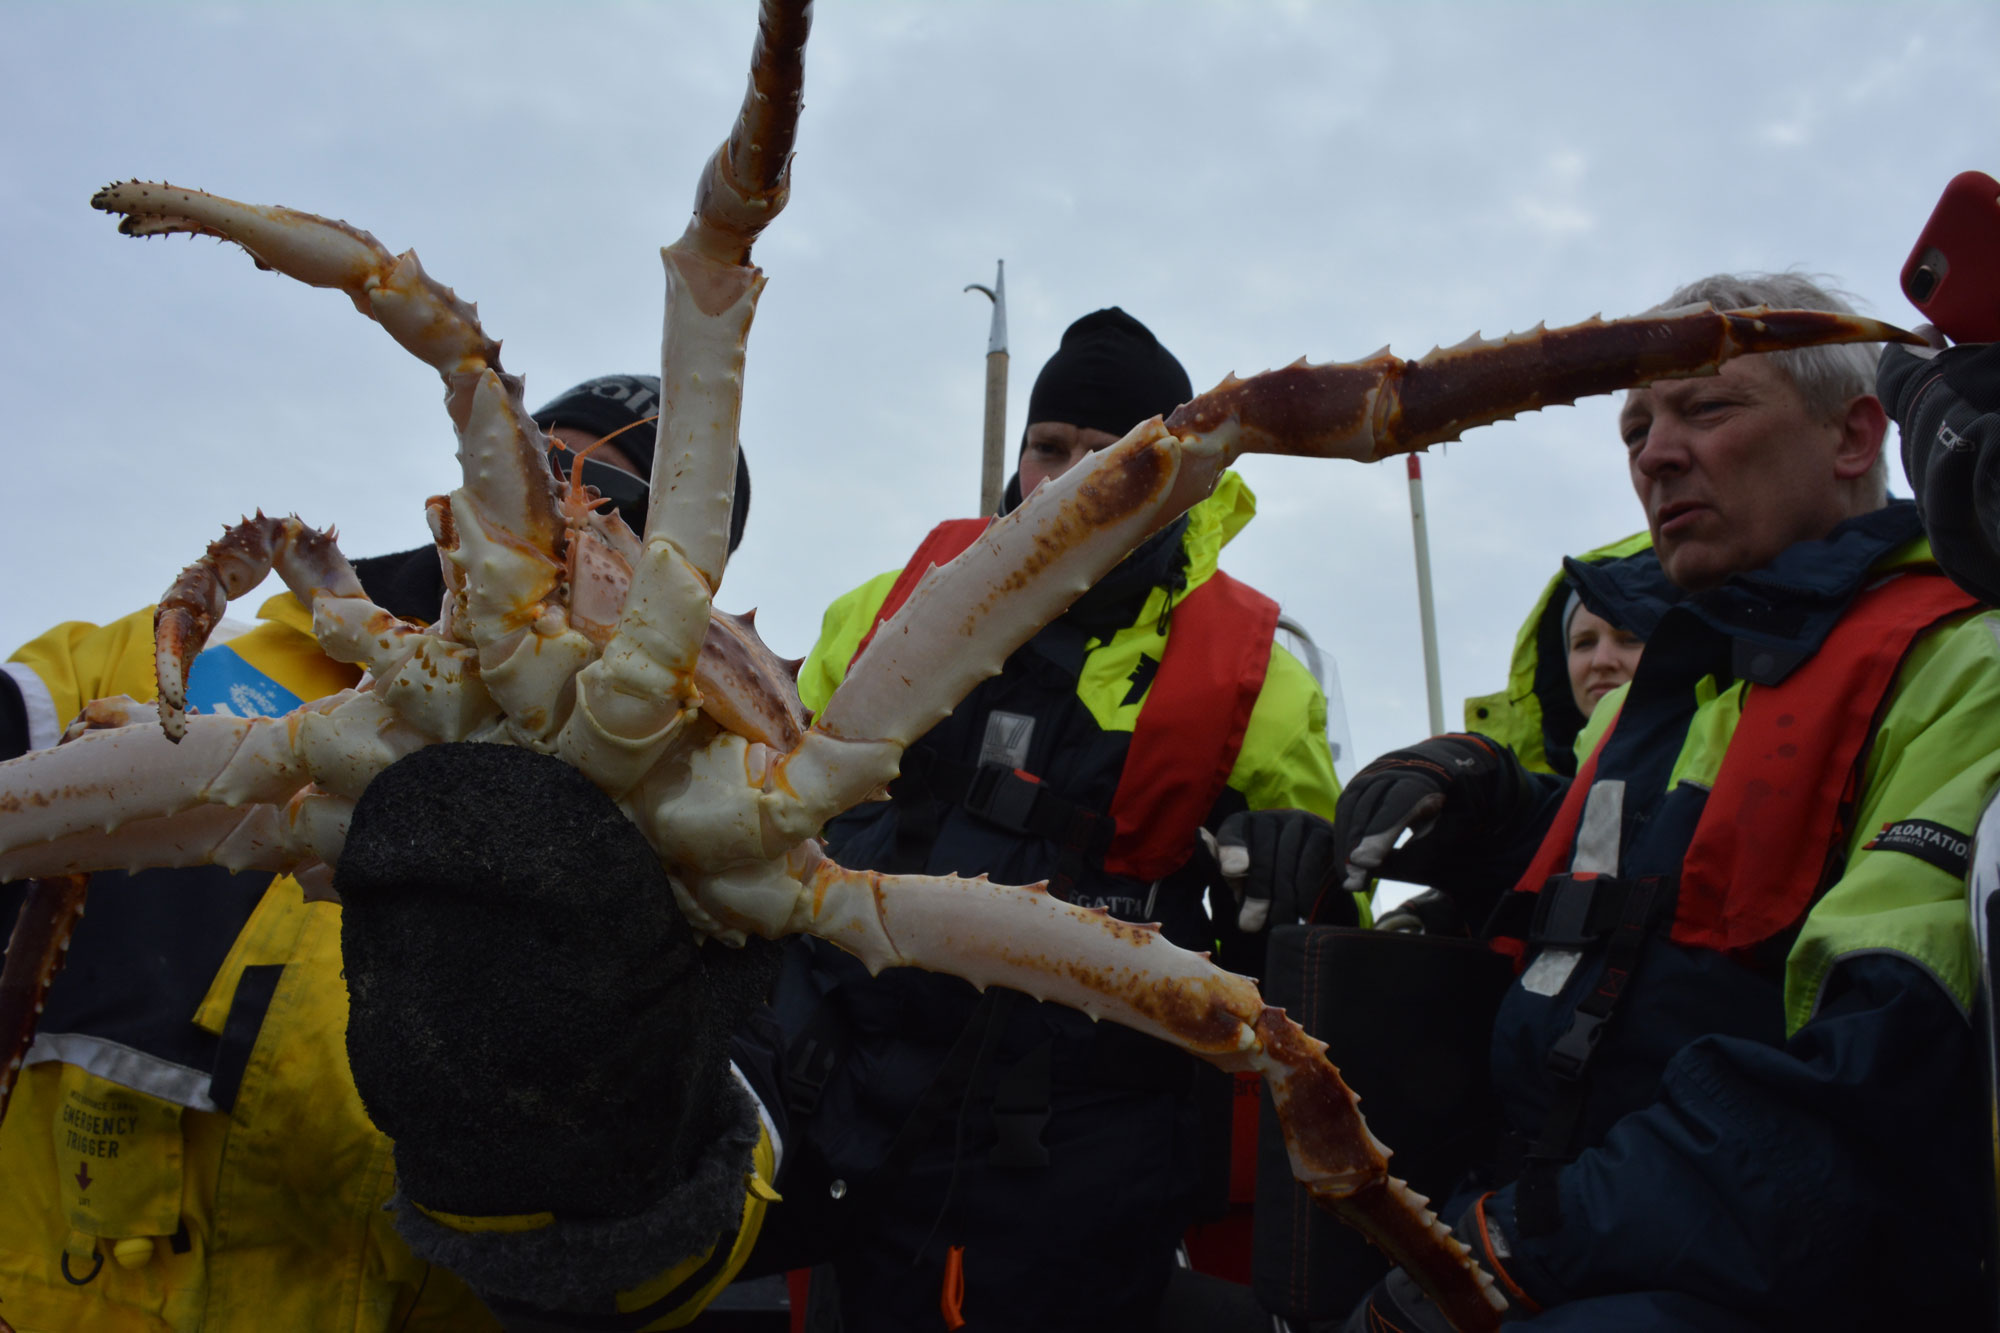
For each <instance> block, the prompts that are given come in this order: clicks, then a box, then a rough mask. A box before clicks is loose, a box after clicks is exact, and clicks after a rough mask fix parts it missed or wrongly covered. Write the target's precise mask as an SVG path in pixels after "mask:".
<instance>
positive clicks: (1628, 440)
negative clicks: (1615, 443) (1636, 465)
mask: <svg viewBox="0 0 2000 1333" xmlns="http://www.w3.org/2000/svg"><path fill="white" fill-rule="evenodd" d="M1648 429H1650V423H1647V422H1644V421H1637V422H1634V423H1632V424H1631V425H1629V426H1627V427H1626V428H1625V447H1626V448H1627V449H1637V448H1638V447H1639V446H1640V445H1642V444H1644V443H1645V442H1646V432H1647V430H1648Z"/></svg>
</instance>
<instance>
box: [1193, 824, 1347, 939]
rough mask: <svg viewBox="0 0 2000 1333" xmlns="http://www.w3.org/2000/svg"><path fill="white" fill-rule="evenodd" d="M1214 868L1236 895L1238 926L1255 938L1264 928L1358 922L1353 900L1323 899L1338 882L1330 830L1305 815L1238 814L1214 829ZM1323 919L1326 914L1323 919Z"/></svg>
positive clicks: (1341, 896)
mask: <svg viewBox="0 0 2000 1333" xmlns="http://www.w3.org/2000/svg"><path fill="white" fill-rule="evenodd" d="M1215 842H1216V852H1215V859H1216V864H1217V865H1218V866H1219V867H1220V868H1221V871H1222V879H1223V882H1224V883H1225V884H1227V885H1228V886H1229V888H1230V890H1231V891H1232V892H1233V893H1234V894H1235V895H1236V903H1237V908H1236V927H1237V929H1239V930H1242V931H1245V932H1248V933H1253V934H1254V933H1255V932H1257V931H1260V930H1262V929H1264V927H1265V926H1266V925H1270V924H1277V925H1280V926H1289V925H1291V924H1293V923H1294V922H1296V921H1301V920H1305V919H1311V920H1313V921H1322V922H1324V923H1325V924H1329V925H1339V926H1352V925H1357V924H1359V923H1360V919H1361V918H1360V913H1359V911H1358V909H1356V907H1355V905H1354V900H1353V899H1352V898H1350V897H1348V896H1347V895H1346V894H1344V893H1335V894H1332V895H1331V896H1325V895H1326V890H1327V889H1328V888H1329V887H1330V886H1331V885H1332V884H1333V882H1334V880H1335V879H1336V878H1338V872H1339V870H1340V862H1339V861H1338V860H1336V859H1335V857H1334V854H1333V853H1334V841H1333V825H1331V824H1329V823H1327V822H1326V821H1325V820H1324V819H1321V818H1320V817H1319V816H1318V815H1315V814H1311V813H1308V812H1307V811H1304V810H1239V811H1237V812H1236V813H1235V814H1233V815H1231V816H1229V817H1228V818H1227V819H1225V820H1223V821H1222V823H1221V824H1220V825H1218V826H1217V827H1216V830H1215ZM1322 914H1324V915H1322Z"/></svg>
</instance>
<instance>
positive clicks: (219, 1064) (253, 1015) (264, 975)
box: [208, 963, 285, 1111]
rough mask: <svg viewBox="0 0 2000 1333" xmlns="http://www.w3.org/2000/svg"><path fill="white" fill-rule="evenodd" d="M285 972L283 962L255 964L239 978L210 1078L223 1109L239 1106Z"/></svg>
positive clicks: (213, 1095) (210, 1091)
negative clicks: (259, 1037) (245, 1074)
mask: <svg viewBox="0 0 2000 1333" xmlns="http://www.w3.org/2000/svg"><path fill="white" fill-rule="evenodd" d="M284 971H285V965H284V964H283V963H253V964H251V965H250V966H248V967H246V968H244V969H243V974H242V976H240V977H238V978H237V980H236V994H235V996H234V997H233V998H232V999H231V1000H230V1002H229V1017H228V1018H227V1019H226V1020H225V1021H224V1022H223V1025H222V1040H221V1042H220V1043H219V1044H218V1045H217V1047H216V1051H215V1065H214V1068H213V1069H212V1070H211V1071H210V1074H209V1080H208V1096H209V1100H211V1101H213V1102H214V1103H215V1104H216V1106H217V1107H218V1108H219V1109H221V1110H223V1111H233V1110H235V1108H236V1094H237V1093H238V1092H240V1091H241V1090H242V1087H243V1071H244V1070H245V1069H247V1068H249V1066H250V1052H251V1051H252V1050H254V1049H255V1048H256V1045H257V1034H258V1032H259V1031H261V1030H262V1029H263V1026H264V1015H265V1013H266V1012H268V1011H269V1010H270V1008H271V997H272V996H274V995H276V994H277V993H278V979H279V977H281V976H283V975H284Z"/></svg>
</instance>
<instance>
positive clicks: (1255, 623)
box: [849, 518, 1278, 880]
mask: <svg viewBox="0 0 2000 1333" xmlns="http://www.w3.org/2000/svg"><path fill="white" fill-rule="evenodd" d="M990 522H992V520H991V519H980V518H957V519H947V520H946V521H945V522H943V523H940V524H938V525H937V526H936V527H935V528H932V529H931V531H930V535H929V536H927V537H925V538H924V540H923V543H922V544H921V545H919V546H918V547H917V550H916V554H914V555H912V556H911V557H910V561H909V563H908V564H907V565H905V566H904V567H903V572H902V574H901V575H899V576H898V577H897V579H896V581H895V583H894V584H892V585H890V588H889V595H888V596H887V597H886V598H884V599H883V601H882V606H881V609H880V610H878V611H877V612H876V613H875V623H874V624H873V625H872V626H870V627H869V630H868V633H867V634H866V635H864V636H863V637H862V640H861V646H860V647H858V648H856V649H855V650H854V659H858V658H859V657H860V656H861V654H862V653H863V652H864V651H866V650H867V647H868V644H869V642H870V641H871V640H873V639H874V637H875V631H876V630H877V629H879V628H881V626H882V624H883V622H885V621H887V620H888V619H889V617H890V616H893V615H894V614H896V612H897V611H898V610H899V609H901V607H902V605H903V603H904V602H906V601H908V600H909V598H910V594H911V593H913V592H915V591H916V588H917V584H918V582H919V581H920V580H922V578H923V576H924V575H925V574H927V573H928V572H930V569H931V566H933V565H942V564H945V563H946V562H948V561H950V560H953V559H955V558H956V557H957V556H958V555H959V554H960V553H961V552H963V551H964V550H966V549H967V548H968V547H970V546H971V545H972V544H973V543H974V542H975V541H977V540H979V535H980V534H981V533H982V532H984V531H986V526H987V524H988V523H990ZM1277 627H1278V604H1277V603H1276V602H1274V601H1272V600H1271V599H1270V598H1268V597H1266V596H1264V594H1262V593H1260V592H1258V591H1257V590H1256V589H1255V588H1252V587H1250V586H1249V585H1248V584H1244V583H1240V582H1238V581H1237V580H1235V579H1233V578H1231V577H1229V575H1227V574H1225V573H1223V572H1222V571H1221V570H1217V571H1216V572H1215V573H1214V574H1213V575H1211V576H1210V577H1209V579H1208V581H1207V582H1205V583H1203V584H1202V585H1201V586H1200V587H1198V588H1196V589H1195V590H1194V591H1192V592H1190V593H1188V594H1187V596H1185V597H1183V598H1182V599H1181V600H1180V601H1179V602H1177V603H1175V605H1174V623H1173V631H1172V633H1170V634H1169V635H1168V636H1167V646H1166V649H1165V651H1164V652H1163V653H1162V654H1161V659H1160V669H1159V671H1158V673H1157V674H1156V675H1155V676H1154V677H1153V683H1152V686H1151V687H1150V688H1149V689H1148V690H1147V693H1146V698H1145V701H1144V702H1143V703H1142V704H1140V706H1139V718H1138V721H1137V723H1136V724H1135V725H1134V727H1133V729H1132V740H1131V744H1130V747H1129V748H1128V749H1127V750H1126V753H1125V765H1124V768H1123V770H1122V771H1121V773H1120V775H1119V779H1118V790H1117V791H1116V793H1114V794H1113V796H1112V798H1111V809H1110V812H1109V813H1110V817H1111V818H1112V819H1113V820H1114V821H1115V822H1116V824H1117V831H1116V833H1115V834H1114V835H1113V836H1112V839H1111V846H1110V850H1109V851H1108V852H1107V853H1106V854H1105V858H1104V868H1105V869H1106V870H1108V871H1110V872H1112V873H1113V874H1117V875H1128V876H1130V877H1132V878H1133V879H1140V880H1156V879H1161V878H1163V877H1165V876H1166V875H1169V874H1172V873H1173V872H1174V871H1175V870H1178V869H1179V868H1180V867H1181V866H1182V865H1184V864H1185V863H1186V862H1187V859H1188V857H1189V856H1190V855H1192V853H1193V851H1194V844H1195V831H1196V830H1197V829H1198V828H1200V826H1201V821H1202V820H1203V819H1204V818H1206V817H1207V815H1208V812H1209V811H1210V809H1212V808H1213V807H1214V805H1215V801H1216V798H1217V797H1218V796H1220V795H1221V794H1222V788H1223V786H1224V784H1225V783H1226V782H1227V781H1228V779H1229V773H1230V770H1231V769H1233V768H1234V767H1235V766H1236V756H1237V753H1238V752H1239V751H1240V750H1241V749H1242V748H1243V733H1244V731H1245V730H1246V729H1247V728H1248V727H1249V725H1250V710H1251V709H1252V708H1253V707H1255V706H1256V703H1257V695H1258V694H1259V693H1260V692H1261V691H1262V690H1263V688H1264V673H1265V671H1266V670H1267V669H1268V668H1269V666H1270V662H1271V636H1272V634H1273V632H1275V631H1276V629H1277ZM854 659H849V663H850V665H852V662H853V660H854ZM1024 776H1026V775H1024Z"/></svg>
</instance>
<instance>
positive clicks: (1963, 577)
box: [1875, 329, 2000, 602]
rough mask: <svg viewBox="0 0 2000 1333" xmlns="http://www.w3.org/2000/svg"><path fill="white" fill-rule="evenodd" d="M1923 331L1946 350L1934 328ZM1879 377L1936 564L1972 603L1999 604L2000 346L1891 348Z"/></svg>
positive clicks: (1893, 345)
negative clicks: (1971, 597) (1976, 601)
mask: <svg viewBox="0 0 2000 1333" xmlns="http://www.w3.org/2000/svg"><path fill="white" fill-rule="evenodd" d="M1919 332H1922V333H1926V334H1928V335H1931V336H1933V337H1934V340H1935V341H1936V343H1937V347H1938V348H1943V346H1944V339H1943V338H1942V337H1937V336H1936V330H1934V329H1920V330H1919ZM1875 379H1876V392H1877V393H1878V394H1879V395H1880V397H1881V399H1882V405H1883V407H1885V408H1886V409H1888V412H1889V415H1890V416H1892V417H1893V418H1895V421H1896V426H1897V429H1898V433H1899V435H1900V436H1901V438H1902V442H1903V472H1904V474H1905V475H1906V476H1908V477H1909V479H1910V491H1911V494H1912V495H1914V496H1915V498H1916V501H1917V512H1918V513H1919V514H1920V515H1922V517H1923V520H1924V531H1925V533H1926V535H1927V536H1928V537H1929V538H1930V543H1931V550H1932V552H1933V553H1934V554H1935V555H1936V556H1937V559H1938V563H1939V564H1940V565H1942V566H1943V567H1944V571H1945V573H1947V574H1949V575H1951V577H1952V580H1953V581H1954V582H1955V583H1957V584H1958V585H1959V586H1960V587H1962V588H1964V589H1965V590H1966V591H1967V592H1969V593H1971V594H1973V596H1975V597H1978V598H1980V599H1982V600H1984V601H1989V602H1990V601H1995V600H2000V500H1996V496H2000V344H1993V343H1976V344H1966V345H1964V346H1961V347H1952V348H1948V349H1944V350H1937V349H1936V348H1927V347H1906V346H1904V345H1903V344H1901V343H1889V344H1887V345H1886V346H1885V347H1884V348H1883V349H1882V360H1881V362H1880V363H1879V364H1878V366H1877V368H1876V372H1875Z"/></svg>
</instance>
